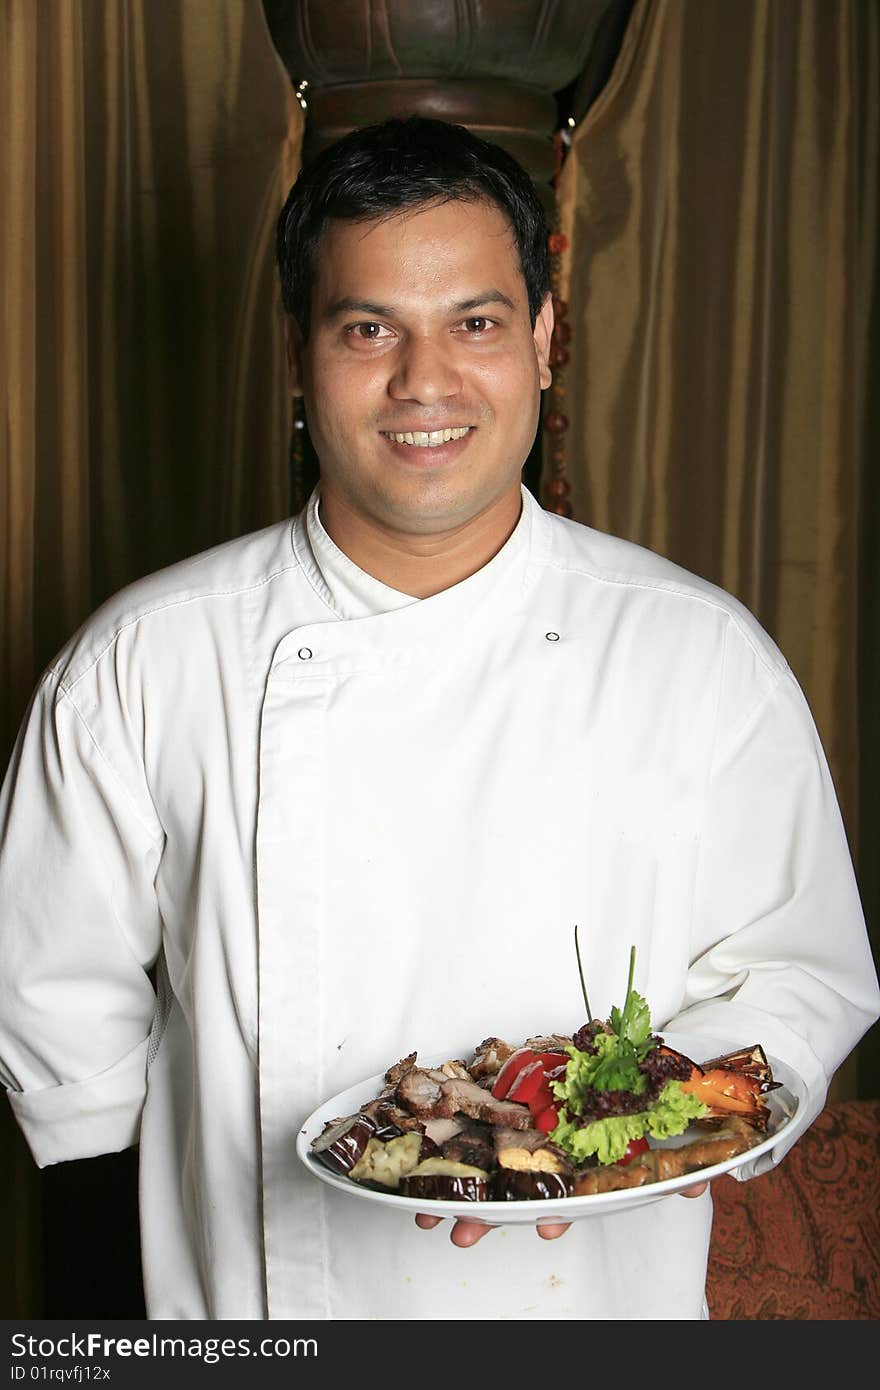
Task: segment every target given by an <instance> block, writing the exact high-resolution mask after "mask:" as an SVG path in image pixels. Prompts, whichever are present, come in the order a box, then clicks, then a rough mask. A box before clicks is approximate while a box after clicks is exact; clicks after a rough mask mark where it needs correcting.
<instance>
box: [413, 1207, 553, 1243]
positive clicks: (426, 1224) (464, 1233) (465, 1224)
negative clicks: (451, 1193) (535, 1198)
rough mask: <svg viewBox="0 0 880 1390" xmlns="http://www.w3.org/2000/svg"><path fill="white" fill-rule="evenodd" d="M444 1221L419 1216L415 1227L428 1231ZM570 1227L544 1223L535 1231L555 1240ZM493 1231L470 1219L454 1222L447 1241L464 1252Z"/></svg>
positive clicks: (547, 1238) (484, 1223) (480, 1222)
mask: <svg viewBox="0 0 880 1390" xmlns="http://www.w3.org/2000/svg"><path fill="white" fill-rule="evenodd" d="M444 1219H445V1218H444V1217H442V1216H422V1215H419V1216H417V1217H416V1225H417V1226H420V1227H421V1229H422V1230H423V1231H430V1230H433V1228H434V1227H435V1226H439V1224H440V1222H441V1221H443V1220H444ZM570 1225H571V1222H570V1221H569V1222H565V1223H564V1222H561V1221H552V1222H550V1221H548V1222H545V1224H544V1225H543V1226H541V1225H538V1224H537V1223H536V1225H535V1230H536V1231H537V1232H538V1235H539V1236H541V1238H542V1239H543V1240H556V1239H558V1237H559V1236H564V1235H565V1233H566V1231H567V1230H568V1228H569V1226H570ZM494 1229H495V1228H494V1226H489V1225H487V1224H486V1222H485V1221H472V1220H470V1219H467V1220H464V1221H456V1223H455V1225H454V1226H453V1228H452V1230H451V1232H450V1234H449V1239H450V1240H451V1241H452V1244H453V1245H457V1246H459V1248H460V1249H462V1250H464V1249H466V1248H467V1247H468V1246H469V1245H476V1243H477V1241H478V1240H482V1239H483V1236H486V1235H488V1234H489V1232H490V1231H493V1230H494Z"/></svg>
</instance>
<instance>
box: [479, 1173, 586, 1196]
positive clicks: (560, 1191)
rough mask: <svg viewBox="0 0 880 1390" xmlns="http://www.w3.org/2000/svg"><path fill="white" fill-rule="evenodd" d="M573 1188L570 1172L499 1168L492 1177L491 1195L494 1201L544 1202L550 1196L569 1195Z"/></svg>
mask: <svg viewBox="0 0 880 1390" xmlns="http://www.w3.org/2000/svg"><path fill="white" fill-rule="evenodd" d="M573 1188H574V1180H573V1178H572V1177H571V1174H570V1173H541V1172H525V1171H523V1170H522V1169H517V1168H499V1169H498V1171H497V1173H495V1175H494V1177H493V1178H492V1197H493V1199H494V1200H495V1201H496V1202H544V1201H547V1200H548V1199H549V1198H551V1197H570V1196H571V1194H572V1191H573Z"/></svg>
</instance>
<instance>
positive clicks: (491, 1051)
mask: <svg viewBox="0 0 880 1390" xmlns="http://www.w3.org/2000/svg"><path fill="white" fill-rule="evenodd" d="M514 1052H516V1048H515V1047H514V1046H513V1044H512V1043H509V1042H505V1041H504V1039H503V1038H484V1039H483V1041H482V1042H481V1043H480V1045H479V1047H478V1048H476V1049H475V1050H474V1059H473V1061H472V1062H471V1064H470V1067H469V1068H468V1070H469V1072H470V1074H471V1076H472V1077H473V1078H474V1080H475V1081H479V1080H480V1079H481V1078H482V1077H491V1078H492V1079H493V1080H494V1078H495V1077H496V1076H497V1075H498V1073H499V1072H500V1070H501V1068H502V1066H503V1065H504V1063H505V1062H506V1061H507V1059H508V1057H512V1056H513V1054H514Z"/></svg>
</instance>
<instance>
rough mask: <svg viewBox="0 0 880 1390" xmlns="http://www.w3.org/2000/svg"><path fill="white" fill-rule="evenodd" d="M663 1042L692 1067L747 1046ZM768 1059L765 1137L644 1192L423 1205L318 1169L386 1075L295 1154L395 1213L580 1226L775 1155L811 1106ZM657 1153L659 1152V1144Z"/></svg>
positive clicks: (423, 1063)
mask: <svg viewBox="0 0 880 1390" xmlns="http://www.w3.org/2000/svg"><path fill="white" fill-rule="evenodd" d="M663 1039H664V1042H666V1043H668V1044H669V1046H670V1047H673V1048H675V1049H676V1050H677V1051H678V1052H683V1053H684V1054H685V1056H686V1057H691V1058H693V1060H694V1061H700V1060H701V1059H702V1060H708V1059H709V1058H710V1057H718V1056H721V1055H723V1054H724V1053H725V1052H731V1051H733V1050H734V1049H735V1048H737V1047H740V1046H743V1045H744V1044H741V1043H736V1042H717V1041H715V1040H713V1039H711V1038H699V1037H691V1036H689V1035H687V1034H682V1033H664V1034H663ZM468 1055H469V1053H468V1052H467V1051H465V1052H462V1051H461V1049H453V1050H452V1051H450V1052H442V1053H436V1054H435V1055H433V1056H430V1057H419V1058H418V1059H417V1064H418V1066H420V1067H434V1066H440V1065H441V1063H443V1062H445V1061H446V1060H447V1059H448V1058H450V1057H462V1056H468ZM767 1060H768V1062H769V1063H770V1067H771V1069H772V1071H773V1079H774V1081H779V1082H781V1083H782V1084H781V1086H780V1087H779V1089H778V1090H775V1091H771V1092H770V1093H769V1094H768V1095H767V1097H766V1100H767V1106H768V1109H769V1110H770V1121H769V1124H768V1127H767V1133H766V1135H765V1136H764V1138H763V1139H762V1140H761V1141H760V1143H758V1144H756V1145H755V1146H754V1148H751V1149H748V1150H747V1151H746V1152H745V1153H742V1154H737V1155H736V1157H735V1158H729V1159H726V1160H725V1161H724V1162H723V1163H715V1164H712V1165H711V1167H708V1168H701V1169H699V1170H698V1171H697V1172H696V1173H688V1174H687V1175H686V1176H685V1177H680V1178H667V1179H665V1181H663V1182H655V1183H650V1184H648V1185H647V1186H646V1187H633V1188H621V1189H620V1190H619V1191H617V1192H597V1193H595V1194H594V1195H593V1196H591V1197H556V1198H553V1199H551V1200H547V1201H543V1202H530V1201H522V1202H444V1201H436V1200H435V1201H419V1200H417V1199H416V1198H414V1197H402V1196H400V1195H399V1194H398V1193H396V1192H392V1191H388V1192H376V1191H374V1190H373V1189H372V1188H370V1187H362V1186H361V1184H360V1183H357V1182H353V1181H352V1180H351V1178H345V1177H341V1176H340V1175H339V1174H337V1173H332V1172H331V1171H330V1169H329V1168H326V1167H325V1166H324V1164H323V1163H320V1162H319V1161H318V1160H317V1159H316V1158H315V1157H314V1156H313V1155H312V1153H311V1142H312V1140H313V1139H314V1138H316V1136H317V1135H319V1134H320V1133H321V1131H322V1130H323V1128H324V1126H325V1124H326V1123H327V1122H328V1120H335V1119H341V1118H342V1117H343V1116H345V1115H353V1114H354V1113H355V1112H356V1111H357V1110H359V1109H360V1107H361V1106H362V1105H364V1104H366V1102H367V1101H370V1100H373V1099H374V1098H375V1097H376V1096H377V1095H378V1094H379V1092H380V1091H381V1089H382V1087H383V1085H384V1084H385V1076H384V1073H381V1072H380V1073H379V1075H378V1076H371V1077H368V1079H367V1080H366V1081H361V1082H359V1083H358V1085H357V1086H351V1087H350V1088H349V1089H348V1090H347V1091H342V1092H340V1094H339V1095H338V1096H334V1097H333V1098H332V1100H328V1101H326V1102H325V1103H324V1104H323V1105H320V1106H319V1107H318V1109H317V1110H315V1111H314V1112H313V1113H312V1114H311V1115H310V1116H309V1118H308V1119H307V1120H306V1122H305V1124H304V1125H303V1127H302V1129H301V1130H300V1133H299V1135H298V1137H297V1142H296V1151H297V1154H298V1156H299V1158H300V1159H301V1161H302V1162H303V1163H304V1164H305V1166H306V1168H307V1169H308V1170H309V1172H310V1173H312V1174H313V1175H314V1176H315V1177H316V1178H319V1179H320V1180H321V1182H325V1183H327V1184H328V1185H329V1186H330V1187H333V1188H335V1189H336V1191H337V1192H344V1193H345V1194H346V1195H347V1196H349V1197H356V1198H358V1199H359V1200H360V1201H362V1202H377V1203H379V1205H380V1206H384V1207H391V1208H392V1209H394V1210H397V1211H401V1212H404V1213H406V1215H408V1216H410V1217H411V1216H414V1215H415V1214H416V1212H424V1213H425V1214H426V1215H428V1216H450V1217H452V1216H455V1217H467V1218H470V1219H471V1220H480V1221H485V1222H488V1223H489V1224H490V1225H492V1226H517V1225H524V1224H527V1223H528V1224H533V1223H534V1222H535V1221H537V1220H538V1219H541V1220H555V1221H577V1220H579V1219H580V1218H581V1217H586V1216H597V1215H600V1214H607V1213H608V1212H612V1211H626V1210H627V1209H628V1208H630V1207H637V1206H643V1205H645V1204H646V1203H648V1202H657V1201H660V1199H661V1198H662V1197H668V1196H669V1195H670V1193H673V1192H679V1191H680V1190H681V1189H682V1188H684V1187H693V1185H694V1183H696V1182H702V1181H703V1179H706V1178H717V1177H718V1176H719V1175H720V1174H721V1173H731V1172H733V1170H734V1169H735V1168H739V1167H740V1165H741V1164H743V1163H749V1162H751V1160H752V1159H754V1158H757V1157H758V1155H759V1154H762V1153H766V1152H767V1150H768V1149H772V1148H773V1146H774V1145H775V1144H777V1143H778V1142H779V1141H780V1139H781V1138H782V1137H783V1136H784V1135H785V1133H786V1131H787V1130H788V1129H790V1128H791V1126H792V1124H793V1123H794V1121H795V1118H796V1116H797V1113H798V1111H799V1109H801V1107H802V1106H803V1104H804V1102H805V1100H806V1087H805V1086H804V1083H803V1081H802V1080H801V1078H800V1077H799V1076H798V1075H797V1073H796V1072H794V1071H793V1070H792V1068H791V1067H789V1066H787V1065H786V1063H785V1062H780V1061H779V1060H778V1059H777V1058H774V1057H771V1056H769V1054H768V1057H767ZM696 1132H697V1133H702V1134H703V1136H704V1137H706V1131H705V1130H703V1131H696ZM694 1134H695V1131H693V1130H691V1131H689V1132H687V1133H685V1134H681V1135H679V1136H678V1138H677V1139H668V1140H666V1141H665V1142H664V1143H663V1145H662V1147H664V1148H675V1147H677V1146H678V1145H680V1144H684V1143H686V1142H688V1140H689V1139H692V1138H693V1137H694ZM658 1147H661V1146H659V1145H658Z"/></svg>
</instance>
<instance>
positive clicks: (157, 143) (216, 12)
mask: <svg viewBox="0 0 880 1390" xmlns="http://www.w3.org/2000/svg"><path fill="white" fill-rule="evenodd" d="M302 121H303V116H302V112H301V110H300V107H299V105H298V103H297V102H296V100H295V98H294V94H293V92H292V90H291V85H290V82H289V79H288V77H287V74H286V73H285V71H284V69H283V67H282V64H281V62H280V59H278V57H277V55H276V53H275V50H274V48H273V47H272V44H271V41H270V39H269V36H268V32H267V30H266V26H265V20H264V17H263V11H262V7H261V5H260V3H259V0H217V2H216V3H214V2H213V0H212V2H211V3H207V4H206V3H205V0H162V3H161V4H156V3H155V0H0V208H2V214H0V306H2V316H0V400H2V409H3V429H2V430H0V596H2V597H0V604H2V607H0V612H2V628H0V701H2V703H0V748H2V763H3V765H4V766H5V763H6V759H7V756H8V753H9V750H10V747H11V743H12V740H13V738H14V734H15V730H16V729H17V727H18V724H19V721H20V720H21V718H22V715H23V713H24V709H25V706H26V704H27V701H28V698H29V695H30V692H31V690H32V688H33V685H34V682H35V680H36V678H37V675H38V673H39V671H40V669H41V668H42V667H43V666H44V665H45V663H46V662H47V661H49V660H50V659H51V657H52V656H53V655H54V653H55V652H56V651H57V649H58V648H59V647H60V646H61V644H62V643H63V642H64V641H65V640H66V639H67V637H68V636H70V634H71V633H72V632H73V631H74V629H75V628H76V627H77V625H78V624H79V623H80V622H81V621H82V620H83V618H85V617H86V615H87V614H88V613H89V612H90V611H91V610H92V609H93V608H95V607H96V606H97V604H98V603H100V602H101V601H102V600H103V599H104V598H105V597H107V595H108V594H110V593H112V592H114V591H115V590H117V589H119V588H120V587H122V586H123V585H124V584H126V583H128V582H129V581H130V580H132V579H134V578H136V577H138V576H139V575H142V574H145V573H147V572H149V571H151V570H155V569H157V568H159V567H161V566H162V565H165V564H167V563H170V562H171V561H173V560H176V559H178V558H180V557H181V556H183V555H186V554H192V553H194V552H195V551H197V550H200V549H203V548H204V547H206V546H209V545H212V544H214V543H217V542H220V541H222V540H225V539H227V538H228V537H230V536H233V535H239V534H241V533H243V532H245V531H248V530H253V529H256V528H257V527H259V526H262V525H268V524H269V523H270V522H272V521H275V520H277V519H278V518H279V517H282V516H284V515H285V514H286V513H287V510H288V468H287V455H288V438H289V429H290V413H289V409H288V402H287V400H286V392H285V389H284V359H283V338H282V333H281V321H280V312H281V311H280V302H279V298H278V294H277V289H276V282H275V272H274V267H273V254H272V251H273V234H274V222H275V218H276V216H277V213H278V211H279V209H280V207H281V203H282V201H283V199H284V196H285V194H286V192H287V189H288V187H289V186H290V184H291V182H292V181H293V179H294V177H295V176H296V170H297V167H298V162H299V148H300V143H301V135H302ZM0 1147H2V1155H3V1156H2V1159H0V1163H2V1171H0V1193H2V1197H0V1203H2V1205H0V1228H2V1248H0V1271H2V1272H0V1312H2V1313H3V1315H5V1316H7V1317H9V1316H27V1315H30V1316H33V1315H34V1314H35V1311H36V1310H38V1309H39V1306H40V1294H39V1282H40V1279H39V1274H40V1271H39V1258H38V1251H39V1201H38V1184H37V1182H36V1178H35V1173H34V1170H33V1165H32V1163H31V1160H30V1158H29V1155H28V1154H27V1152H26V1150H25V1148H24V1145H23V1141H22V1140H21V1139H20V1136H19V1134H18V1131H17V1129H16V1128H15V1126H14V1125H13V1123H12V1120H11V1116H10V1113H9V1109H8V1107H7V1106H6V1105H5V1104H4V1105H3V1106H2V1110H0Z"/></svg>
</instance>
